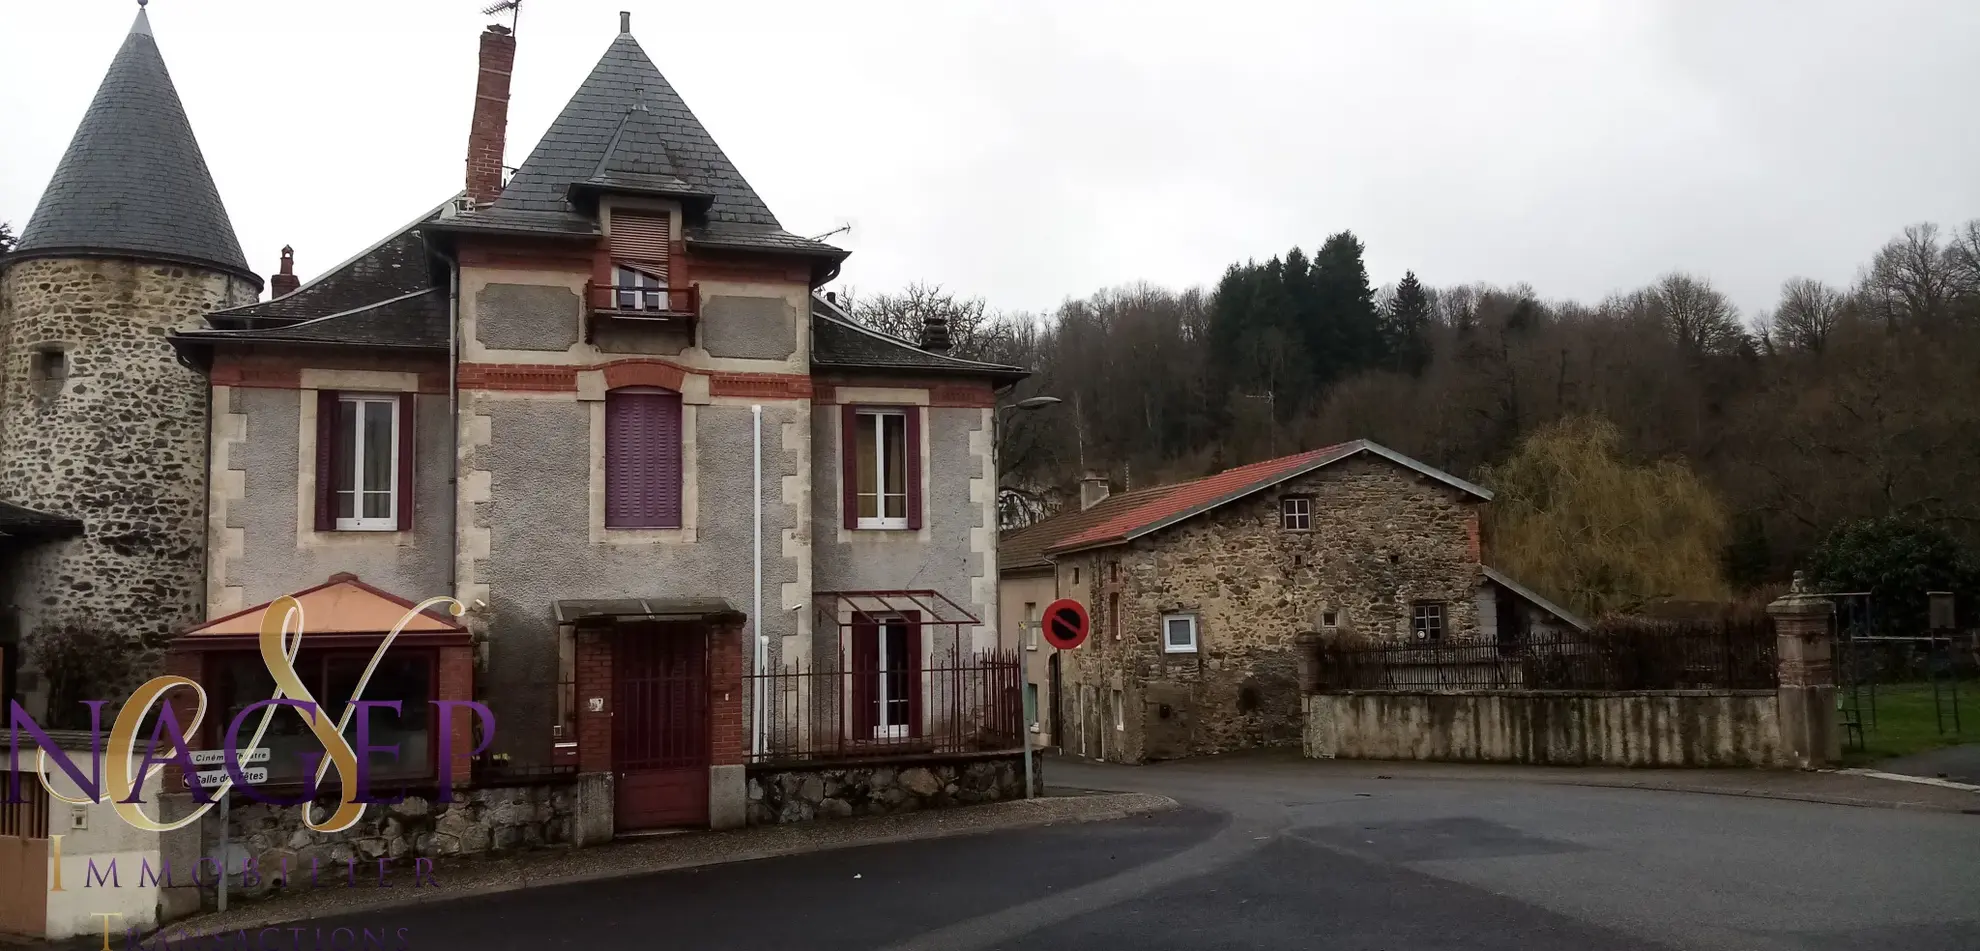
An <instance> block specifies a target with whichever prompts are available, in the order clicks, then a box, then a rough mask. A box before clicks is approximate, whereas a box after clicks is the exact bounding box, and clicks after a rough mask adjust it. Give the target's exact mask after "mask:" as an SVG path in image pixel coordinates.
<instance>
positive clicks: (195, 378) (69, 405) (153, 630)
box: [0, 258, 257, 703]
mask: <svg viewBox="0 0 1980 951" xmlns="http://www.w3.org/2000/svg"><path fill="white" fill-rule="evenodd" d="M256 293H257V289H256V288H255V287H254V286H253V284H252V283H250V282H249V281H247V280H245V279H243V278H241V277H238V276H233V275H228V274H223V273H220V272H218V271H211V270H205V269H201V268H196V267H190V266H184V265H176V264H154V263H144V262H139V261H132V260H124V259H118V258H82V259H75V258H47V259H29V260H25V261H19V262H16V263H13V264H11V265H9V266H7V267H6V270H5V274H4V276H0V328H4V337H0V368H4V382H0V497H4V498H7V499H9V500H10V501H13V502H16V503H19V504H22V505H27V506H29V507H32V508H36V509H39V510H42V511H47V512H51V513H55V514H61V515H67V516H71V517H74V518H79V519H81V520H82V521H83V523H84V526H85V534H84V535H82V536H81V537H78V538H74V539H70V540H67V541H62V542H55V543H51V544H48V545H43V546H41V547H39V548H37V549H33V550H31V551H29V552H26V553H23V554H21V555H19V556H17V559H18V560H17V561H16V562H15V563H14V564H11V565H9V566H8V571H7V574H6V577H7V578H8V582H9V584H11V585H12V590H11V591H9V592H7V597H8V601H9V602H10V603H12V604H14V605H16V606H17V607H18V610H19V612H20V622H21V630H22V631H23V633H24V636H25V640H26V642H27V644H28V656H27V661H26V663H27V664H28V666H30V667H31V666H32V665H33V660H34V659H33V639H34V636H35V632H36V631H37V630H41V629H45V628H47V627H49V626H51V625H55V624H61V623H65V622H80V623H87V624H91V625H98V626H103V627H107V628H109V629H112V630H116V631H121V632H124V633H125V634H126V635H127V636H128V637H129V638H130V639H131V642H132V645H133V647H134V648H136V649H137V650H138V651H139V652H140V654H141V655H142V657H141V659H140V662H139V663H138V664H136V665H135V666H136V668H137V669H138V670H139V671H140V672H141V671H143V670H144V669H147V668H148V667H149V666H151V665H152V662H154V661H155V660H156V654H155V652H156V651H157V650H158V649H160V648H162V646H163V645H164V643H165V641H166V639H168V638H169V637H170V636H171V635H173V634H174V633H176V632H177V631H178V630H181V629H183V628H184V627H185V626H187V625H188V624H190V623H192V622H195V621H198V620H200V619H202V617H203V612H204V608H205V604H204V597H203V593H204V590H205V587H204V583H203V582H204V578H203V572H204V570H205V543H206V533H205V523H204V515H205V505H206V480H205V469H206V439H207V397H208V393H207V383H206V381H205V380H204V379H203V378H202V377H201V376H200V374H199V373H197V372H196V371H194V370H192V369H190V368H187V367H185V366H183V365H181V364H180V363H179V362H178V359H177V357H176V356H175V355H174V353H173V352H172V348H171V346H170V345H169V344H168V343H167V342H166V339H165V336H166V334H167V333H169V332H171V331H174V330H182V329H188V328H194V327H198V326H201V324H202V320H203V318H204V316H205V314H206V313H207V312H209V311H212V310H215V309H218V308H221V307H228V306H233V305H237V304H242V303H247V302H249V301H252V300H254V299H255V296H256ZM57 350H59V351H60V353H61V358H60V366H59V369H56V370H53V371H51V369H50V367H51V363H50V358H49V357H48V356H47V355H48V354H50V353H52V352H54V351H57ZM24 686H26V685H25V684H24ZM106 688H108V685H106ZM34 702H36V701H35V700H33V699H31V700H30V703H34Z"/></svg>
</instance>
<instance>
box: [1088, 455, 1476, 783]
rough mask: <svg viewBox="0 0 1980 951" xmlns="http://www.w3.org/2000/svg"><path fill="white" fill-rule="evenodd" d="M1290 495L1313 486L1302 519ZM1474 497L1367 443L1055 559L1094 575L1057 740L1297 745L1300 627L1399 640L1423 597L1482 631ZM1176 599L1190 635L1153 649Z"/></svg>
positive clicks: (1127, 754)
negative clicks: (1284, 513) (1174, 519)
mask: <svg viewBox="0 0 1980 951" xmlns="http://www.w3.org/2000/svg"><path fill="white" fill-rule="evenodd" d="M1286 496H1308V497H1310V498H1311V499H1312V504H1311V511H1312V528H1311V529H1310V530H1308V531H1287V530H1285V529H1283V528H1282V527H1281V525H1280V517H1279V512H1280V501H1281V499H1283V498H1285V497H1286ZM1469 499H1470V497H1469V496H1466V495H1464V494H1462V493H1460V492H1459V491H1457V490H1456V489H1453V488H1451V487H1449V486H1446V485H1444V484H1442V483H1438V482H1434V481H1432V480H1430V479H1428V478H1427V477H1424V476H1422V475H1420V474H1418V473H1416V472H1414V471H1412V470H1410V469H1408V468H1405V467H1403V466H1399V465H1396V464H1394V463H1391V462H1388V461H1386V460H1382V459H1376V458H1371V457H1366V456H1363V457H1357V458H1353V459H1348V460H1345V461H1343V462H1340V463H1336V464H1335V465H1332V466H1328V467H1326V468H1324V469H1321V470H1319V471H1317V472H1314V473H1311V474H1308V475H1306V476H1303V477H1301V478H1298V479H1294V480H1290V481H1288V482H1286V483H1284V484H1282V485H1279V486H1276V487H1274V488H1272V489H1270V490H1267V491H1264V492H1259V493H1257V494H1255V495H1253V496H1251V497H1249V498H1246V499H1243V500H1240V501H1238V502H1235V503H1232V504H1230V505H1226V506H1223V507H1222V508H1219V509H1216V510H1214V511H1212V512H1210V513H1207V514H1205V515H1202V516H1198V517H1196V518H1194V519H1190V520H1189V521H1186V522H1183V523H1181V524H1179V525H1177V526H1175V527H1173V528H1169V529H1165V530H1162V531H1158V532H1156V533H1154V534H1152V535H1150V536H1147V537H1145V538H1142V539H1139V540H1137V541H1135V542H1133V543H1132V544H1129V545H1122V546H1116V547H1112V548H1104V549H1099V550H1097V551H1095V552H1092V553H1088V554H1084V555H1074V556H1068V557H1065V558H1062V559H1060V563H1061V570H1062V571H1063V570H1066V569H1067V568H1068V567H1071V566H1077V567H1079V568H1080V569H1081V574H1082V576H1083V578H1084V579H1086V580H1087V581H1088V583H1090V584H1091V585H1092V600H1091V601H1089V602H1088V606H1089V609H1090V611H1091V614H1092V618H1093V631H1094V633H1093V636H1092V638H1091V639H1090V640H1089V641H1088V642H1087V645H1086V646H1084V647H1082V648H1080V649H1079V650H1077V651H1072V652H1069V653H1068V654H1066V656H1065V657H1064V658H1063V659H1062V661H1061V663H1062V665H1063V666H1064V669H1065V675H1066V676H1065V678H1064V680H1065V687H1064V690H1065V693H1064V695H1063V697H1062V699H1061V710H1062V712H1063V713H1064V715H1065V717H1066V719H1067V721H1068V722H1067V729H1066V730H1065V731H1064V732H1065V733H1066V735H1065V736H1062V737H1059V740H1060V743H1061V744H1062V746H1063V747H1064V748H1065V749H1068V750H1072V751H1080V750H1084V751H1085V755H1087V756H1093V757H1101V758H1105V759H1108V760H1113V761H1117V762H1141V761H1144V760H1150V759H1165V758H1170V757H1177V756H1188V755H1196V754H1203V753H1216V752H1224V751H1229V750H1235V749H1243V748H1248V747H1259V746H1293V745H1297V744H1298V743H1299V742H1300V737H1301V733H1302V725H1301V706H1300V691H1299V677H1298V663H1297V659H1296V658H1297V652H1296V650H1295V648H1294V638H1295V637H1296V636H1297V635H1298V634H1300V633H1301V632H1304V631H1314V630H1321V629H1323V628H1326V627H1327V626H1328V623H1327V622H1328V621H1329V620H1331V621H1332V622H1333V623H1332V629H1334V630H1337V631H1348V632H1353V633H1356V634H1360V635H1363V636H1367V637H1370V638H1374V639H1380V640H1390V641H1401V640H1403V639H1406V638H1408V637H1410V632H1411V614H1412V608H1413V606H1414V605H1415V604H1416V603H1417V602H1421V601H1429V602H1436V603H1438V604H1441V605H1442V606H1443V609H1444V617H1445V627H1446V633H1445V639H1446V642H1455V643H1466V642H1474V641H1477V640H1478V639H1479V637H1480V634H1479V623H1478V599H1477V590H1478V585H1479V583H1480V580H1481V577H1482V574H1481V571H1480V569H1479V564H1478V549H1477V542H1476V539H1477V536H1476V524H1477V523H1476V518H1477V511H1476V506H1475V504H1473V503H1472V502H1471V501H1469ZM1173 614H1187V615H1192V616H1194V617H1195V618H1196V619H1197V641H1198V644H1197V650H1196V651H1194V652H1188V653H1169V652H1166V651H1164V649H1163V641H1162V624H1163V619H1164V617H1166V616H1168V615H1173ZM1116 692H1118V699H1119V702H1120V704H1121V705H1122V707H1123V709H1121V710H1120V711H1118V712H1117V711H1115V709H1114V703H1115V699H1116ZM1082 711H1083V712H1082ZM1082 731H1083V735H1081V733H1082Z"/></svg>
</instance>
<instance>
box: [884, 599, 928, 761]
mask: <svg viewBox="0 0 1980 951" xmlns="http://www.w3.org/2000/svg"><path fill="white" fill-rule="evenodd" d="M896 626H898V627H901V628H905V629H907V630H908V631H909V632H910V633H912V631H913V625H912V624H911V623H910V622H909V621H908V619H907V616H906V615H904V614H876V615H873V637H874V640H875V644H874V647H873V657H874V659H875V661H876V662H877V663H878V664H879V667H880V670H879V678H880V682H879V683H877V684H875V685H874V686H873V701H874V702H875V703H877V704H879V708H878V709H876V710H874V711H873V738H874V739H876V740H898V739H905V738H906V737H907V735H908V730H909V729H910V728H912V727H913V726H914V693H915V691H916V690H917V689H918V688H919V687H920V686H921V685H920V684H919V683H916V682H915V680H916V678H915V677H913V676H912V672H913V670H914V665H913V664H911V663H903V664H902V665H901V669H902V670H905V671H908V672H909V673H910V676H909V677H908V678H907V681H908V685H907V690H908V692H907V694H906V697H905V699H906V700H907V711H908V713H907V720H906V721H905V722H902V723H886V722H883V721H885V720H886V719H887V711H888V710H889V709H890V708H891V707H892V702H891V701H894V700H898V699H902V698H900V697H895V696H893V695H892V694H890V693H888V689H887V688H888V687H889V686H890V685H889V683H888V682H889V681H890V680H891V679H892V678H890V677H888V676H887V672H888V670H889V668H888V667H887V629H888V628H889V627H896ZM904 640H907V641H909V642H910V644H909V646H908V649H909V650H913V649H914V648H915V645H914V644H913V643H912V641H914V640H915V639H914V638H912V637H908V638H904ZM907 659H908V658H902V660H904V661H905V660H907Z"/></svg>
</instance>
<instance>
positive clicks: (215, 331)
mask: <svg viewBox="0 0 1980 951" xmlns="http://www.w3.org/2000/svg"><path fill="white" fill-rule="evenodd" d="M439 290H442V288H438V287H428V288H423V289H421V290H417V291H410V292H407V293H404V294H400V295H399V296H397V297H388V298H386V299H385V300H377V301H372V302H371V303H369V304H362V305H359V306H357V307H352V308H349V309H347V310H340V311H338V312H336V313H334V314H324V315H323V316H321V317H308V318H305V319H303V320H298V321H294V322H291V323H286V324H283V325H281V326H280V327H254V328H248V329H226V330H223V329H220V328H217V327H211V328H202V329H199V330H186V331H181V332H180V333H181V335H182V336H191V335H197V336H201V337H234V336H251V335H253V334H263V333H267V332H269V331H271V330H283V331H293V330H296V329H297V328H300V327H308V326H311V325H314V324H320V323H323V322H324V321H329V320H336V319H337V318H339V317H349V316H351V315H352V314H362V313H364V312H365V311H368V310H376V309H378V308H380V307H384V306H385V305H387V304H396V303H398V302H400V301H406V300H412V299H413V298H415V297H422V296H424V295H427V294H431V293H434V292H436V291H439Z"/></svg>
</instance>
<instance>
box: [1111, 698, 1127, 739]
mask: <svg viewBox="0 0 1980 951" xmlns="http://www.w3.org/2000/svg"><path fill="white" fill-rule="evenodd" d="M1114 729H1116V730H1125V729H1127V704H1126V703H1125V702H1124V701H1122V699H1121V692H1120V691H1118V690H1116V691H1114Z"/></svg>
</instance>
